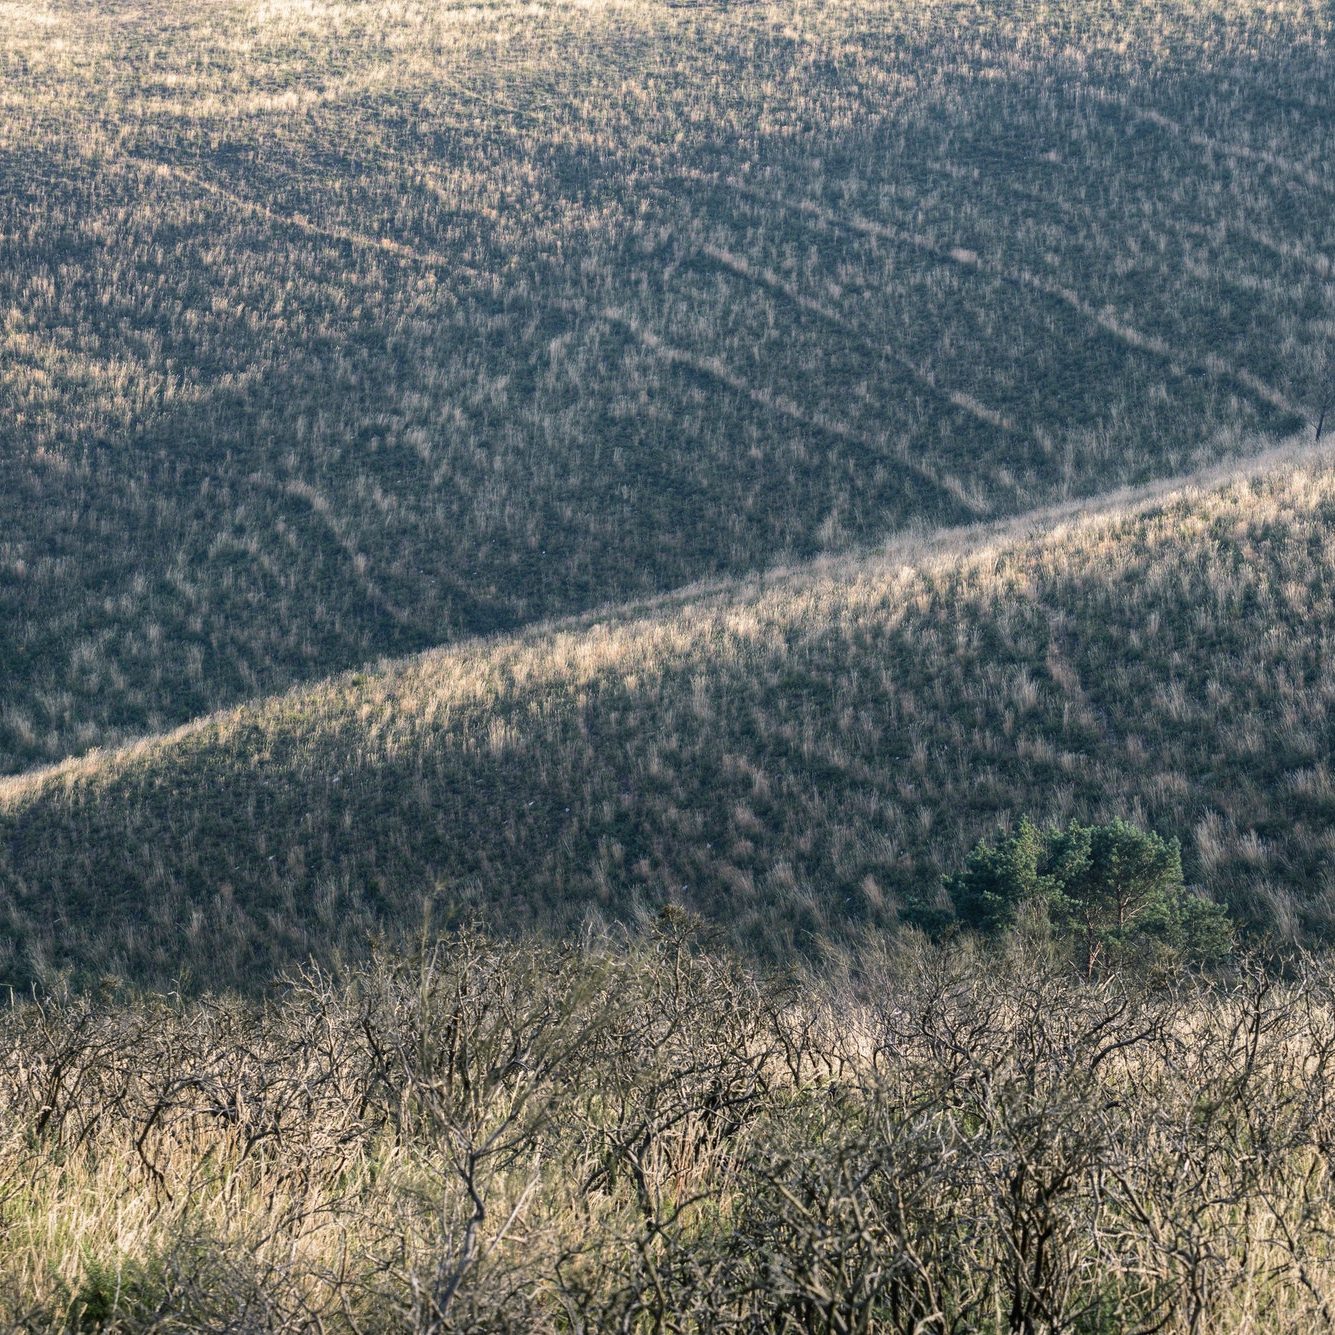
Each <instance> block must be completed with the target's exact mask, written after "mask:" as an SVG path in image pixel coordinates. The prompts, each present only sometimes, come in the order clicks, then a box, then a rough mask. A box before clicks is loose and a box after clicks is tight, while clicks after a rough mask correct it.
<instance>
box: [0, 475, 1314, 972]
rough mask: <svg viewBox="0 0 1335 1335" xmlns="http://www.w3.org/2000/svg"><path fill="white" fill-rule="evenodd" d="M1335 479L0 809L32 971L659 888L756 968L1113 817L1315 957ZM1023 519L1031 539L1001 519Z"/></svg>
mask: <svg viewBox="0 0 1335 1335" xmlns="http://www.w3.org/2000/svg"><path fill="white" fill-rule="evenodd" d="M1332 521H1335V470H1332V469H1331V468H1330V467H1329V466H1328V465H1327V464H1325V463H1324V462H1322V461H1321V460H1320V459H1317V460H1316V461H1315V462H1307V463H1303V464H1300V465H1294V464H1293V463H1291V462H1290V463H1283V464H1281V465H1279V466H1277V467H1276V466H1273V465H1272V466H1270V467H1269V468H1268V469H1267V470H1266V471H1263V472H1261V473H1260V474H1258V475H1256V476H1251V477H1243V478H1240V479H1237V480H1234V481H1232V482H1231V483H1228V484H1225V485H1223V486H1222V487H1218V488H1216V489H1214V490H1206V491H1201V490H1199V489H1197V490H1194V491H1188V492H1185V493H1177V494H1175V495H1174V496H1173V497H1170V498H1169V499H1162V498H1160V499H1157V500H1155V501H1153V502H1152V503H1151V506H1150V508H1148V509H1146V508H1144V506H1143V505H1142V506H1141V507H1140V509H1136V508H1134V507H1133V508H1132V509H1131V510H1129V511H1127V512H1125V513H1118V512H1117V511H1116V509H1114V510H1113V511H1112V512H1111V513H1107V514H1104V515H1101V516H1086V517H1085V518H1083V519H1073V520H1069V521H1060V522H1056V521H1052V520H1051V519H1050V520H1049V524H1048V527H1047V529H1046V530H1045V531H1041V532H1038V533H1036V534H1034V535H1033V536H1024V534H1023V531H1021V532H1020V533H1018V534H1017V533H1016V532H1010V531H1006V530H1004V529H1003V530H1002V531H988V530H984V531H982V532H971V531H964V532H960V533H955V534H945V535H942V536H940V537H938V538H936V539H935V540H932V541H924V542H922V543H920V544H919V545H918V547H917V548H916V549H915V547H914V545H913V544H912V543H910V542H899V543H895V544H891V545H890V546H888V547H887V548H886V549H885V550H884V551H883V552H880V553H878V554H873V555H870V556H866V557H862V558H857V559H854V558H845V559H841V560H834V561H823V562H818V563H816V564H814V565H810V566H806V567H800V568H796V569H793V570H790V571H788V572H778V573H775V574H773V575H771V576H768V577H766V578H764V579H760V580H753V581H750V582H744V583H740V584H732V585H722V586H718V587H714V588H702V589H698V590H696V591H695V592H694V593H693V594H686V595H682V596H678V597H674V598H671V599H668V600H664V601H661V602H658V603H655V604H647V605H644V606H642V607H640V608H638V609H636V608H631V609H629V610H626V611H623V612H620V613H605V614H603V615H602V616H601V617H597V618H585V619H584V620H579V621H574V622H568V623H563V624H557V625H555V626H551V627H545V628H540V629H537V630H533V631H529V632H526V633H524V634H521V635H519V636H517V637H513V638H499V639H492V640H482V641H477V642H472V643H468V644H464V645H461V646H458V647H455V648H447V649H444V650H440V651H436V652H433V653H430V654H427V655H424V656H421V657H416V658H412V659H408V660H405V661H402V662H397V663H390V664H387V665H385V666H383V667H382V668H380V669H378V670H376V671H374V672H369V673H365V674H354V675H344V676H341V677H338V678H335V679H332V680H330V681H328V682H325V683H323V684H321V685H318V686H315V687H310V688H303V689H300V690H298V691H296V692H294V693H291V694H288V695H284V696H280V697H278V698H275V699H271V700H268V701H265V702H261V703H258V704H254V705H247V706H245V707H242V708H239V709H236V710H233V711H231V712H228V713H224V714H222V715H219V716H217V717H215V718H212V719H208V720H204V721H202V722H200V723H198V724H196V725H192V726H191V727H189V728H187V729H184V730H182V731H180V732H179V733H177V734H175V735H171V736H168V737H166V738H164V739H160V740H156V741H150V742H146V743H144V744H142V745H140V746H138V747H134V748H131V749H129V750H126V751H121V752H113V753H108V754H105V755H101V756H94V757H92V758H90V759H88V760H84V761H73V762H68V763H67V764H65V765H63V766H61V767H58V768H56V769H55V770H52V771H49V772H44V773H35V774H32V775H29V776H23V777H20V778H16V779H12V780H9V781H7V782H6V784H5V785H4V786H3V787H0V903H2V904H3V906H4V922H3V926H4V930H5V933H6V935H7V936H9V937H10V939H11V940H12V942H13V950H12V953H11V955H10V956H9V957H8V958H7V959H6V960H5V961H4V963H3V966H2V967H0V976H2V977H4V978H7V979H12V980H15V981H22V980H23V979H24V978H25V977H27V976H28V975H29V973H30V972H31V969H32V967H33V963H32V962H33V961H34V960H36V961H47V962H51V963H64V962H70V963H74V964H76V965H77V966H79V967H80V968H83V969H88V970H92V969H106V970H111V969H122V968H123V969H126V970H128V971H129V972H130V973H132V974H136V975H139V976H141V977H150V978H154V979H158V980H161V979H163V978H165V977H169V976H170V975H171V973H172V972H173V971H174V970H175V969H177V968H179V967H180V966H181V965H182V964H183V963H186V964H189V966H190V968H191V969H192V970H193V972H194V976H195V977H196V978H198V979H201V980H206V981H218V980H224V981H226V980H232V981H236V980H241V981H244V980H246V979H247V978H259V977H261V976H263V975H265V974H266V973H267V971H268V970H269V969H270V968H271V966H272V965H273V964H274V963H275V962H278V963H281V962H283V961H284V960H287V959H290V958H292V957H293V956H299V955H301V954H303V953H304V952H306V951H308V950H312V949H313V950H316V951H318V952H327V951H328V950H329V949H331V948H332V947H333V946H334V945H335V944H336V943H340V942H342V943H346V944H348V945H349V946H352V947H353V948H355V947H356V946H357V944H358V942H359V941H360V940H362V939H364V938H363V934H364V932H365V930H366V927H367V924H368V923H369V922H370V921H371V920H373V919H376V918H380V919H384V920H387V921H397V922H400V923H402V922H404V921H408V922H411V921H412V920H414V919H415V918H416V916H417V915H418V913H419V912H420V901H419V896H420V894H421V891H422V889H423V887H430V886H432V885H438V886H439V887H440V900H441V903H442V906H443V907H442V909H441V911H442V912H444V913H446V914H451V913H457V912H469V911H473V910H476V911H477V912H479V913H480V914H481V915H483V916H484V917H485V918H487V919H488V920H490V921H491V922H493V923H495V924H498V925H500V926H502V927H519V926H523V925H529V924H537V925H539V926H555V927H568V926H570V925H571V924H574V923H577V922H579V921H580V920H581V919H582V918H583V917H584V916H585V915H586V914H587V913H588V912H590V911H592V912H595V913H600V914H603V915H606V916H609V917H619V916H623V915H625V914H628V913H632V912H634V911H635V909H636V908H637V906H639V905H641V904H645V905H648V906H651V907H652V906H654V905H656V904H660V903H662V902H664V901H665V900H678V901H682V902H685V903H687V904H690V905H693V906H695V907H698V908H700V909H702V910H703V911H705V912H706V913H708V914H709V915H710V916H712V917H714V918H715V919H717V920H719V921H720V922H722V923H723V924H724V925H725V926H726V928H727V929H728V930H729V931H730V932H731V933H732V934H733V936H734V937H735V939H736V940H737V941H738V942H739V943H741V944H742V945H743V947H744V948H746V949H749V950H751V951H754V952H759V953H762V954H765V953H772V954H775V955H781V954H783V953H785V952H787V951H789V950H790V949H791V948H792V947H793V946H794V945H796V946H798V947H801V946H803V945H807V944H810V942H811V939H812V936H813V934H816V935H822V936H823V935H832V936H834V937H839V936H841V935H847V934H848V933H850V932H852V933H856V932H857V931H858V930H859V929H860V928H861V927H862V926H864V925H867V924H871V925H881V924H889V923H892V922H893V921H894V920H895V918H896V913H897V907H898V906H899V905H900V904H901V902H902V900H903V898H904V897H905V896H908V895H913V894H927V895H930V894H931V893H933V891H934V890H935V888H936V887H937V885H938V883H939V877H940V875H941V872H942V870H943V869H947V868H950V867H952V866H954V865H957V864H958V862H959V861H960V859H961V857H962V855H963V853H964V851H965V850H966V849H967V848H968V847H969V846H970V845H971V844H972V843H973V842H974V841H975V840H976V839H977V838H978V837H979V836H980V835H983V834H985V833H987V832H990V831H992V830H993V829H995V828H996V826H997V825H998V824H999V823H1006V822H1009V821H1011V820H1014V819H1015V818H1016V817H1018V815H1020V814H1021V813H1024V812H1028V813H1031V814H1032V815H1034V816H1035V817H1037V818H1039V819H1040V820H1066V819H1067V818H1069V817H1073V816H1079V817H1085V818H1088V817H1110V816H1112V815H1114V814H1125V815H1129V816H1131V817H1133V818H1134V819H1136V820H1138V821H1141V822H1144V823H1147V824H1150V825H1153V826H1156V827H1158V828H1159V829H1161V830H1163V831H1165V832H1167V833H1171V834H1176V835H1178V836H1180V837H1181V839H1182V840H1183V843H1184V845H1185V854H1186V864H1187V870H1188V875H1189V878H1193V879H1195V880H1197V881H1198V882H1200V883H1201V884H1203V885H1205V886H1206V887H1208V888H1209V889H1210V890H1211V891H1212V892H1213V893H1215V894H1216V895H1218V896H1221V897H1224V898H1227V899H1228V900H1230V901H1231V902H1232V903H1233V904H1234V905H1235V906H1236V907H1237V908H1238V909H1239V910H1240V911H1241V912H1242V913H1243V914H1244V915H1246V916H1247V917H1249V918H1250V919H1251V921H1252V922H1253V923H1254V924H1255V925H1257V926H1260V927H1261V928H1263V929H1266V930H1272V931H1275V932H1278V933H1280V934H1281V935H1283V934H1289V933H1294V932H1297V931H1303V932H1306V933H1311V934H1317V935H1322V934H1329V933H1330V931H1331V929H1332V926H1333V925H1335V897H1333V894H1335V887H1332V886H1331V884H1330V883H1329V867H1330V865H1331V853H1332V839H1333V836H1332V833H1331V829H1332V826H1331V815H1332V811H1333V810H1335V776H1333V775H1332V772H1331V768H1330V762H1329V757H1330V753H1331V749H1332V748H1331V740H1332V737H1331V730H1332V723H1333V722H1335V719H1333V717H1332V712H1331V706H1332V702H1333V701H1335V685H1333V684H1332V680H1331V677H1330V674H1329V672H1328V670H1327V664H1328V662H1329V656H1330V652H1331V645H1330V640H1331V637H1332V635H1335V603H1333V602H1332V589H1333V588H1335V541H1332V536H1331V535H1332V532H1335V528H1332ZM1024 527H1025V526H1023V525H1022V526H1021V530H1023V528H1024Z"/></svg>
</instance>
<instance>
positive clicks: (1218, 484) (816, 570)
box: [0, 434, 1335, 809]
mask: <svg viewBox="0 0 1335 1335" xmlns="http://www.w3.org/2000/svg"><path fill="white" fill-rule="evenodd" d="M1309 463H1328V464H1332V463H1335V436H1331V437H1328V438H1326V439H1325V440H1324V441H1321V442H1320V443H1317V442H1314V441H1313V440H1312V439H1311V437H1310V435H1307V434H1305V435H1304V437H1303V438H1301V439H1300V438H1290V439H1288V440H1284V441H1281V442H1278V443H1274V442H1272V443H1269V444H1266V445H1265V446H1264V447H1263V448H1261V449H1259V450H1257V451H1256V452H1254V453H1252V454H1248V455H1243V456H1239V457H1235V458H1232V459H1227V460H1223V461H1220V462H1217V463H1212V464H1209V465H1207V466H1205V467H1202V468H1200V469H1196V470H1193V471H1192V472H1189V473H1181V474H1177V475H1174V476H1172V477H1165V478H1160V479H1158V480H1156V481H1153V482H1147V483H1144V484H1141V485H1138V486H1129V487H1117V488H1114V489H1112V490H1110V491H1106V492H1103V493H1101V494H1099V495H1097V496H1093V497H1088V498H1084V499H1077V500H1070V501H1062V502H1058V503H1054V504H1050V505H1044V506H1039V507H1037V508H1035V509H1032V510H1027V511H1024V512H1023V513H1020V514H1016V515H1012V516H1010V517H1009V518H1005V519H998V520H984V521H979V522H976V523H972V524H963V525H956V526H951V527H947V528H939V529H934V530H928V531H917V532H914V531H909V532H902V533H898V534H896V535H894V536H893V537H891V538H890V539H889V540H888V541H886V542H884V543H881V544H879V545H877V546H875V547H871V548H866V549H863V550H860V551H855V552H849V553H839V554H836V555H828V556H820V557H816V558H815V559H813V560H811V561H807V562H803V563H801V564H800V565H795V566H781V567H774V568H771V569H769V570H766V571H763V572H760V573H758V574H755V575H750V576H742V577H735V578H732V579H724V580H713V581H702V582H698V583H695V584H691V585H686V586H684V587H682V588H680V589H676V590H674V591H673V592H671V593H666V594H660V595H658V596H656V597H654V598H648V599H643V600H638V601H634V602H629V603H623V604H614V605H605V606H603V607H601V608H594V609H591V610H590V611H588V612H584V613H581V614H580V615H578V616H574V617H566V618H562V619H556V620H552V621H546V622H536V623H534V624H533V625H531V626H527V627H525V628H524V629H522V630H520V631H518V632H512V633H509V634H502V635H496V636H488V637H483V638H480V639H474V640H461V641H457V642H454V643H451V644H448V645H443V646H440V647H439V648H436V649H429V650H425V651H424V652H422V653H419V654H412V655H407V656H406V657H405V658H404V659H401V660H395V662H396V664H398V665H406V664H408V663H413V662H418V663H421V662H426V661H428V660H430V659H432V658H434V657H436V656H439V655H442V654H445V655H455V656H461V655H467V654H470V653H476V652H478V651H479V650H482V649H484V648H485V646H488V645H495V646H499V645H502V644H504V643H513V644H525V643H527V644H532V643H534V642H539V641H542V640H544V639H548V638H552V637H558V638H564V639H566V640H568V641H570V643H571V644H572V645H575V646H578V645H579V644H580V643H581V642H582V641H583V639H584V638H585V637H587V636H590V635H595V636H596V635H597V634H599V633H600V631H602V630H606V629H607V626H608V623H609V622H611V623H620V624H621V625H622V626H624V627H628V628H629V627H634V626H635V625H640V626H643V627H645V628H646V629H649V628H652V627H654V626H655V625H656V626H658V627H659V628H660V629H661V630H662V631H663V632H665V633H675V632H672V631H671V627H672V625H673V615H674V614H675V613H679V612H681V611H683V610H685V609H693V610H695V611H698V612H702V613H707V612H711V611H717V610H720V609H722V610H726V609H728V608H736V609H739V610H744V608H745V605H746V604H748V603H750V602H753V601H755V600H757V599H759V598H761V597H772V596H773V595H775V594H783V593H785V592H787V591H790V590H791V591H793V592H801V591H802V590H803V589H808V590H809V589H810V588H811V587H813V586H816V585H818V584H822V583H823V584H832V583H833V584H839V583H842V582H844V581H846V580H848V581H851V580H853V579H856V578H860V579H862V580H865V579H866V578H867V577H868V575H869V574H870V575H875V574H876V573H877V571H878V570H880V571H884V573H885V575H886V577H887V578H888V579H889V578H893V577H894V576H895V575H896V574H897V572H899V571H901V570H903V569H904V568H905V567H908V568H911V569H918V570H927V569H932V568H937V569H939V568H941V567H942V566H952V565H956V564H959V563H962V562H965V561H970V560H977V559H980V558H987V557H991V556H993V555H999V554H1000V553H1002V552H1003V551H1005V550H1006V549H1007V548H1008V547H1012V546H1015V545H1018V544H1020V543H1023V542H1026V541H1032V540H1035V539H1041V538H1047V539H1053V538H1058V537H1060V536H1061V535H1062V533H1063V532H1064V531H1066V530H1067V529H1069V528H1073V527H1084V526H1088V525H1098V524H1101V523H1106V522H1115V521H1117V520H1121V519H1129V518H1132V517H1134V516H1135V515H1137V514H1138V513H1139V512H1141V511H1144V510H1147V509H1151V508H1153V507H1155V506H1157V505H1160V504H1164V503H1167V502H1169V501H1174V500H1183V499H1190V498H1192V497H1193V496H1198V495H1202V494H1205V493H1208V492H1210V491H1213V490H1217V489H1219V488H1222V487H1227V486H1229V485H1232V484H1235V483H1241V482H1247V481H1249V480H1251V479H1253V478H1258V477H1262V476H1264V475H1266V474H1268V473H1270V472H1272V471H1277V470H1281V469H1285V468H1291V467H1299V466H1301V465H1304V464H1309ZM682 633H686V632H682ZM334 680H337V678H336V677H335V678H329V679H326V680H325V681H324V682H307V683H304V684H301V685H298V686H295V687H293V688H292V689H291V690H290V691H288V692H285V693H280V694H279V695H278V696H275V697H270V698H272V699H285V700H287V701H290V702H291V707H292V708H297V709H299V708H300V701H301V700H302V698H303V697H305V696H310V697H312V698H317V697H318V695H319V692H321V691H324V690H328V688H329V682H330V681H334ZM258 703H260V702H259V701H255V700H252V701H250V702H247V703H243V704H240V705H236V706H233V707H232V708H230V709H225V710H220V711H218V712H216V713H214V714H210V715H205V716H203V717H201V718H198V719H195V720H193V721H191V722H190V723H186V724H184V725H182V726H181V727H179V728H175V729H173V730H171V731H170V732H166V733H161V734H155V735H151V736H148V737H144V738H141V739H140V740H138V741H134V742H129V743H126V744H124V745H122V746H118V747H114V748H111V749H109V750H107V751H96V750H95V751H92V752H89V753H88V754H86V755H83V756H74V757H70V758H69V759H66V760H62V761H58V762H57V763H55V764H53V765H47V766H43V767H41V768H37V769H32V770H28V771H26V772H24V773H22V774H15V775H11V776H7V777H4V778H0V809H3V808H5V807H13V806H16V805H18V804H20V803H21V802H23V801H24V799H25V798H27V797H30V796H35V795H37V794H39V793H40V792H41V791H42V790H43V789H45V788H47V787H48V786H49V785H52V784H56V785H64V786H65V788H66V790H67V791H69V790H72V789H73V788H74V786H75V785H77V784H78V783H80V782H82V781H87V780H90V779H92V778H94V777H96V776H97V775H98V774H99V773H103V774H107V773H115V772H117V771H118V770H121V769H123V768H124V767H125V766H126V765H128V764H131V763H132V762H133V761H134V760H136V759H137V758H143V757H146V756H148V755H151V754H152V753H154V752H156V751H157V750H159V749H161V748H164V747H169V746H171V745H173V744H175V743H177V742H180V741H183V740H185V739H187V738H189V737H191V736H193V735H197V734H199V733H200V732H201V731H202V730H204V729H206V728H208V727H210V726H212V725H214V724H215V723H217V722H218V721H220V720H224V719H228V718H232V719H235V718H237V717H239V716H241V715H243V714H244V712H245V711H246V710H249V709H253V708H255V707H256V705H257V704H258Z"/></svg>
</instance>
